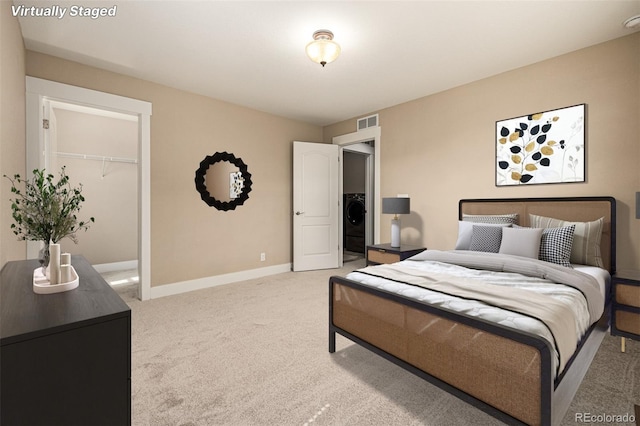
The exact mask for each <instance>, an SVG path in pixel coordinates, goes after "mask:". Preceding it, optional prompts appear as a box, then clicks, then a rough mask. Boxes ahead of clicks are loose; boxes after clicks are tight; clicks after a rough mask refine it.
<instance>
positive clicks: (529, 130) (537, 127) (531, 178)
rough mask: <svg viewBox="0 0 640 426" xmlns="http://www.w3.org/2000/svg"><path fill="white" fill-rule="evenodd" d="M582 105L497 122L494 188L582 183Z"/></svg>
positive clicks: (583, 122) (583, 120)
mask: <svg viewBox="0 0 640 426" xmlns="http://www.w3.org/2000/svg"><path fill="white" fill-rule="evenodd" d="M584 113H585V104H580V105H575V106H570V107H566V108H560V109H555V110H551V111H546V112H540V113H536V114H530V115H525V116H522V117H516V118H509V119H507V120H502V121H497V122H496V186H511V185H533V184H544V183H567V182H584V181H585V154H584V151H585V150H584V148H585V146H584V143H585V140H584V125H585V114H584Z"/></svg>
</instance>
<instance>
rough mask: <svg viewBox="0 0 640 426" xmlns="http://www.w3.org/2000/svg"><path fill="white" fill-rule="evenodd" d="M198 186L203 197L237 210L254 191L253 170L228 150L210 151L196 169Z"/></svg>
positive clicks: (212, 205)
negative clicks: (252, 187)
mask: <svg viewBox="0 0 640 426" xmlns="http://www.w3.org/2000/svg"><path fill="white" fill-rule="evenodd" d="M195 182H196V190H197V191H198V192H199V193H200V198H202V201H204V202H205V203H207V205H209V206H211V207H215V208H216V209H218V210H224V211H227V210H234V209H235V208H236V207H237V206H240V205H242V204H243V203H244V202H245V201H246V200H247V199H248V198H249V192H250V191H251V183H252V182H251V173H249V172H248V171H247V165H246V164H244V163H243V162H242V159H240V158H236V157H235V155H233V154H229V153H228V152H216V153H215V154H213V155H207V156H206V157H205V158H204V160H202V161H201V162H200V167H199V168H198V170H196V178H195Z"/></svg>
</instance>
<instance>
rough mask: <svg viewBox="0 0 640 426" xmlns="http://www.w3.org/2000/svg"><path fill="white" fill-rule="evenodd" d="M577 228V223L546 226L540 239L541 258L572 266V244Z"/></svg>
mask: <svg viewBox="0 0 640 426" xmlns="http://www.w3.org/2000/svg"><path fill="white" fill-rule="evenodd" d="M575 230H576V226H575V225H571V226H565V227H563V228H545V229H544V230H543V231H542V238H541V239H540V256H539V258H540V260H544V261H545V262H551V263H557V264H558V265H562V266H567V267H569V268H571V267H572V266H571V262H570V259H571V246H572V245H573V234H574V232H575Z"/></svg>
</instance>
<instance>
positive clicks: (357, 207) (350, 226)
mask: <svg viewBox="0 0 640 426" xmlns="http://www.w3.org/2000/svg"><path fill="white" fill-rule="evenodd" d="M364 201H365V197H364V194H361V193H356V194H344V248H345V250H347V251H352V252H355V253H364V251H365V220H364V219H365V214H366V212H367V211H366V209H365V203H364Z"/></svg>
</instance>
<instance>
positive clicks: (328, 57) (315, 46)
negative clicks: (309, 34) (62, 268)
mask: <svg viewBox="0 0 640 426" xmlns="http://www.w3.org/2000/svg"><path fill="white" fill-rule="evenodd" d="M306 50H307V56H308V57H309V59H311V60H312V61H313V62H315V63H318V64H320V65H322V66H323V67H324V66H325V65H327V64H328V63H330V62H333V61H335V60H336V59H337V58H338V55H340V45H339V44H338V43H336V42H335V41H333V33H332V32H331V31H329V30H318V31H316V32H314V33H313V41H312V42H311V43H309V44H307V48H306Z"/></svg>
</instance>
